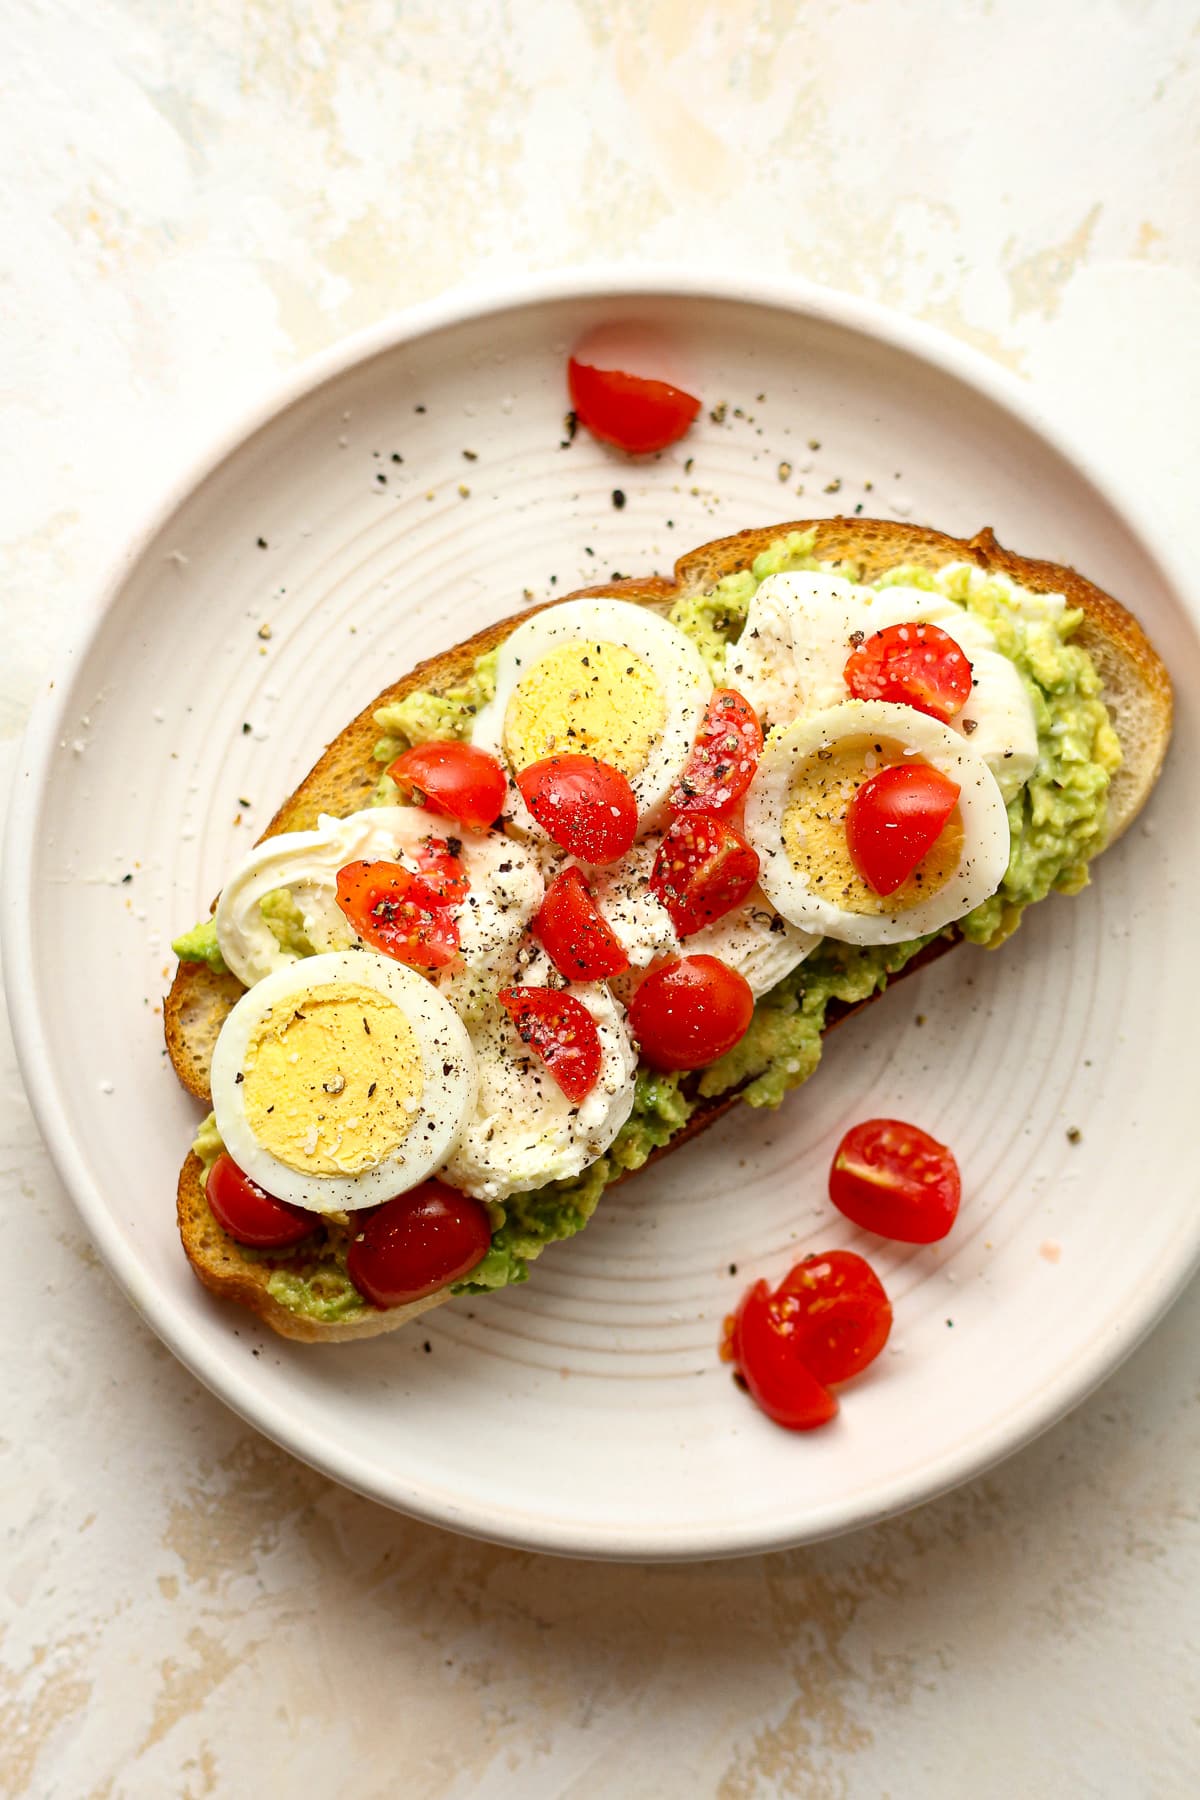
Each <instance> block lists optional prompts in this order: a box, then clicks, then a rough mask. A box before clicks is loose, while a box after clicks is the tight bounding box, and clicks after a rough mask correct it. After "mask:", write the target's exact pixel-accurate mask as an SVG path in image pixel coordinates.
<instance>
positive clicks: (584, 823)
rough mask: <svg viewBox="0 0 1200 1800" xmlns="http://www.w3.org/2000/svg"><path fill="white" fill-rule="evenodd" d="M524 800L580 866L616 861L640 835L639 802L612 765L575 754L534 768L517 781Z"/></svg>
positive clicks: (567, 753) (566, 753)
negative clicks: (638, 830)
mask: <svg viewBox="0 0 1200 1800" xmlns="http://www.w3.org/2000/svg"><path fill="white" fill-rule="evenodd" d="M517 786H518V787H519V788H520V790H521V798H522V799H523V800H524V802H525V804H526V806H527V807H528V808H529V810H530V812H531V813H532V814H533V816H534V818H535V819H536V820H537V822H538V824H539V825H540V826H541V827H542V830H543V831H545V832H547V833H548V834H549V836H550V837H552V838H553V839H554V842H555V843H556V844H557V845H559V847H560V848H561V849H563V850H565V851H567V853H568V854H569V855H570V856H577V857H578V858H579V859H580V861H581V862H588V863H611V862H616V861H617V860H618V859H619V858H620V857H622V856H624V855H625V852H626V851H627V850H628V849H629V848H630V847H631V846H632V844H633V840H634V838H635V837H636V836H637V824H638V809H637V799H636V797H635V795H634V792H633V789H632V787H631V786H630V785H629V780H628V778H627V777H626V776H624V775H623V774H622V773H621V771H620V769H614V768H613V766H612V764H611V763H606V762H601V761H600V760H599V758H598V757H595V756H583V755H581V754H580V753H578V752H576V751H564V752H563V753H562V754H561V755H558V754H556V755H554V756H547V757H546V758H545V760H544V761H542V762H536V763H530V765H529V767H528V768H527V769H522V770H521V773H520V774H519V775H518V776H517Z"/></svg>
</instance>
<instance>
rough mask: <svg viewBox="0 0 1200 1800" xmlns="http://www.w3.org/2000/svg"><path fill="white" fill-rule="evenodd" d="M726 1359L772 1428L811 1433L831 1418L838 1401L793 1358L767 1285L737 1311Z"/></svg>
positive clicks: (758, 1283) (757, 1285)
mask: <svg viewBox="0 0 1200 1800" xmlns="http://www.w3.org/2000/svg"><path fill="white" fill-rule="evenodd" d="M726 1354H727V1355H728V1356H730V1357H731V1359H732V1360H733V1361H734V1362H735V1363H736V1364H737V1368H738V1373H739V1374H740V1375H741V1377H742V1380H743V1381H744V1382H745V1384H746V1387H747V1389H748V1390H749V1393H750V1397H751V1399H752V1400H753V1401H754V1402H755V1403H756V1404H757V1405H758V1406H759V1407H761V1409H762V1411H763V1412H765V1413H766V1415H767V1417H768V1418H769V1419H773V1420H774V1422H775V1424H776V1425H782V1426H783V1427H784V1428H785V1429H786V1430H788V1431H813V1430H815V1429H816V1427H817V1426H818V1425H827V1424H828V1423H829V1421H830V1419H832V1418H834V1417H835V1415H836V1413H837V1409H838V1403H837V1397H836V1395H834V1394H831V1393H830V1392H829V1389H828V1388H827V1387H825V1386H824V1384H823V1383H822V1382H820V1381H818V1379H817V1377H816V1376H815V1375H814V1374H813V1373H812V1370H811V1369H808V1368H806V1367H805V1365H804V1363H803V1362H802V1361H801V1360H800V1358H799V1357H798V1356H797V1355H796V1354H795V1351H794V1349H793V1346H792V1342H791V1335H790V1332H789V1331H788V1330H787V1329H786V1328H785V1327H784V1326H783V1325H782V1322H781V1320H780V1317H779V1314H778V1310H777V1308H776V1307H775V1304H774V1299H773V1296H772V1294H771V1290H770V1288H769V1286H768V1285H767V1283H766V1282H765V1281H756V1282H755V1283H754V1286H753V1287H752V1288H750V1289H749V1291H748V1292H747V1293H746V1295H745V1297H744V1298H743V1300H742V1303H741V1305H740V1306H739V1307H738V1310H737V1313H736V1314H735V1316H734V1320H733V1325H732V1330H731V1332H730V1334H729V1337H728V1342H727V1351H726Z"/></svg>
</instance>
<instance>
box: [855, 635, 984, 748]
mask: <svg viewBox="0 0 1200 1800" xmlns="http://www.w3.org/2000/svg"><path fill="white" fill-rule="evenodd" d="M845 676H846V686H847V687H848V688H849V690H850V692H851V694H852V695H853V696H854V698H855V699H856V700H890V701H892V702H893V703H895V704H897V705H900V706H912V707H915V709H916V710H917V712H923V713H928V714H929V715H930V717H931V718H934V719H940V720H941V721H942V723H943V725H948V724H949V722H950V720H951V719H953V718H954V717H955V715H956V714H957V713H960V712H961V711H962V709H963V707H964V706H965V705H966V703H967V701H968V700H969V699H970V697H971V665H970V663H969V662H968V660H967V656H966V652H965V651H964V650H963V648H962V646H961V645H960V644H958V643H956V642H955V640H954V639H953V638H952V637H951V636H950V633H949V632H948V631H943V630H942V628H941V626H940V625H926V624H922V623H919V622H918V621H917V620H915V619H914V620H913V621H912V622H911V623H910V624H907V625H886V626H885V627H884V629H883V630H882V631H876V632H874V633H873V634H872V636H870V637H869V638H866V639H865V640H864V642H863V643H861V644H859V645H858V646H857V648H856V649H854V650H852V651H851V653H850V655H849V657H848V658H847V660H846V669H845Z"/></svg>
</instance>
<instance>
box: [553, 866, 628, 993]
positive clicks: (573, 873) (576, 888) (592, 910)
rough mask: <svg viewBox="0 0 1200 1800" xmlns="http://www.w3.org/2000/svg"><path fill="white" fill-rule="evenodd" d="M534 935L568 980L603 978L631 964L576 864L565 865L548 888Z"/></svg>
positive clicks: (595, 979) (596, 979)
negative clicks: (565, 867) (568, 866)
mask: <svg viewBox="0 0 1200 1800" xmlns="http://www.w3.org/2000/svg"><path fill="white" fill-rule="evenodd" d="M533 935H534V937H535V938H536V939H537V941H538V943H539V944H540V945H541V946H542V949H543V950H544V951H545V952H546V954H547V956H548V957H549V958H550V960H551V962H552V963H553V964H554V966H555V968H556V969H557V970H558V972H559V974H560V975H565V976H566V978H567V980H568V981H601V980H603V978H604V977H605V976H607V975H619V974H620V973H621V971H622V970H623V969H627V968H628V967H629V958H628V957H627V956H626V954H625V952H624V950H622V948H621V946H620V944H619V943H618V941H617V939H616V937H615V936H614V935H613V933H612V931H611V929H610V928H609V925H608V921H607V920H606V919H605V917H604V915H603V914H602V913H601V911H600V909H599V907H598V906H597V905H596V902H595V901H594V900H593V899H592V891H591V889H590V888H589V887H588V884H587V881H586V880H585V879H584V875H583V871H582V870H581V869H577V868H575V867H574V866H572V867H571V868H569V869H563V871H562V872H561V874H558V875H556V876H555V877H554V880H553V881H552V882H551V883H550V886H549V887H548V888H547V889H546V898H545V899H544V900H543V901H542V904H541V906H540V907H539V909H538V913H537V917H536V918H535V919H534V921H533Z"/></svg>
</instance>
